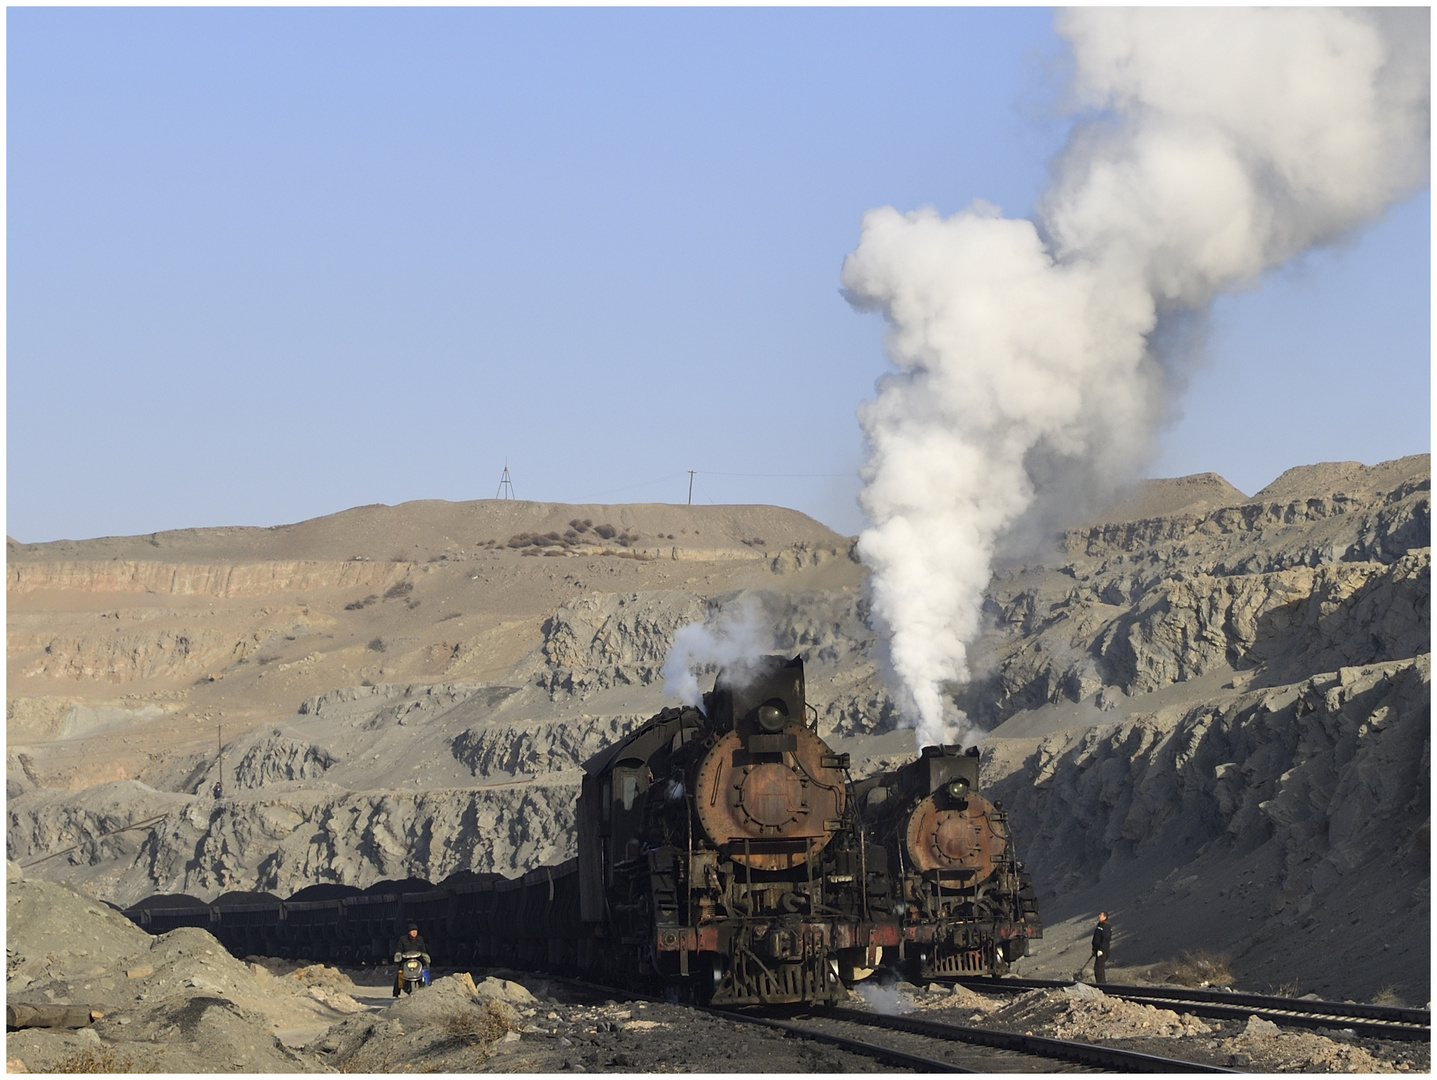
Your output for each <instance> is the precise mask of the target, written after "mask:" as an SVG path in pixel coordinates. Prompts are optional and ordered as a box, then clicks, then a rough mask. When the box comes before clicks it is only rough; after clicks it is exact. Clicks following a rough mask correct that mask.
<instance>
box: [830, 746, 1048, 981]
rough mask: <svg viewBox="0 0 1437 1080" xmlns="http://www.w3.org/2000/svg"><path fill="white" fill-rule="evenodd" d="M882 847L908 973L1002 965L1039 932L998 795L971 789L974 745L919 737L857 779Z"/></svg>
mask: <svg viewBox="0 0 1437 1080" xmlns="http://www.w3.org/2000/svg"><path fill="white" fill-rule="evenodd" d="M853 796H854V799H855V800H857V801H858V802H860V803H861V804H862V806H863V814H864V818H865V820H866V822H867V823H868V828H869V829H870V830H871V835H873V836H875V837H876V838H878V839H879V840H880V841H881V843H882V845H883V848H884V850H885V852H886V853H887V855H888V861H889V873H890V874H891V880H892V883H893V884H892V888H893V892H894V894H895V896H896V903H895V904H894V906H893V910H894V912H895V914H896V915H897V916H898V918H899V921H900V924H901V935H900V941H901V944H900V946H899V955H898V958H897V959H898V964H899V966H900V969H901V970H902V971H903V972H904V974H905V975H907V976H908V978H910V979H911V980H912V981H915V982H919V981H922V982H927V981H929V980H931V979H937V978H943V977H945V976H947V977H956V976H963V975H999V974H1003V973H1004V972H1006V971H1007V970H1008V967H1009V965H1010V964H1012V962H1013V961H1015V960H1017V959H1018V958H1019V957H1022V956H1026V955H1027V953H1028V941H1029V939H1031V938H1041V937H1042V936H1043V924H1042V921H1041V920H1040V919H1039V917H1038V903H1037V899H1036V897H1035V895H1034V893H1033V884H1032V881H1031V879H1030V878H1029V877H1028V875H1027V874H1026V873H1025V872H1024V871H1023V866H1022V864H1021V863H1020V862H1018V861H1017V856H1016V854H1015V852H1014V849H1013V842H1012V838H1011V836H1010V835H1009V831H1008V815H1007V814H1006V813H1005V812H1004V810H1003V804H1002V803H1001V802H996V803H995V802H989V801H988V799H986V798H985V797H984V796H983V795H981V794H979V791H978V748H977V747H976V746H975V747H969V749H968V750H967V751H966V752H964V751H963V749H962V747H959V746H926V747H924V748H923V752H922V753H921V754H920V755H919V757H918V760H916V761H912V762H909V763H908V764H907V765H905V766H903V767H902V768H901V769H898V770H896V771H894V772H887V773H880V774H878V775H876V776H871V777H869V778H868V779H866V780H863V781H860V782H859V783H857V784H855V785H854V790H853Z"/></svg>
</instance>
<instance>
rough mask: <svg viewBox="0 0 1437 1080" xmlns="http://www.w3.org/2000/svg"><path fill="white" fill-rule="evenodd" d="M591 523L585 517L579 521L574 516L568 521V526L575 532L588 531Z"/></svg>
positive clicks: (591, 525)
mask: <svg viewBox="0 0 1437 1080" xmlns="http://www.w3.org/2000/svg"><path fill="white" fill-rule="evenodd" d="M593 524H594V523H593V522H592V521H590V520H589V519H588V518H585V519H584V520H583V521H580V520H579V519H578V518H574V519H573V520H572V521H570V522H569V528H571V529H573V530H574V531H575V532H576V533H581V532H588V531H589V529H590V528H592V527H593Z"/></svg>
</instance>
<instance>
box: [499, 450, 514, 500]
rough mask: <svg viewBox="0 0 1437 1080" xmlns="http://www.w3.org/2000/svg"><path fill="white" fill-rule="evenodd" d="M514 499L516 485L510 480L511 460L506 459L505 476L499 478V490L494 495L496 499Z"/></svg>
mask: <svg viewBox="0 0 1437 1080" xmlns="http://www.w3.org/2000/svg"><path fill="white" fill-rule="evenodd" d="M513 497H514V484H513V482H512V481H511V480H510V479H509V459H508V458H505V459H504V475H503V476H501V477H500V478H499V490H498V491H496V492H495V493H494V498H496V499H512V498H513Z"/></svg>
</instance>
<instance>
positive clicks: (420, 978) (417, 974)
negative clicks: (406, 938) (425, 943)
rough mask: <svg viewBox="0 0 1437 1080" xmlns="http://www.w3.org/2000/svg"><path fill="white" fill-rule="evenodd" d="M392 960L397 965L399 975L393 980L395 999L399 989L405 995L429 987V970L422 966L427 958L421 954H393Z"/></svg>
mask: <svg viewBox="0 0 1437 1080" xmlns="http://www.w3.org/2000/svg"><path fill="white" fill-rule="evenodd" d="M394 960H395V962H396V963H398V964H399V974H398V975H396V976H395V979H394V996H395V997H398V996H399V991H400V990H401V989H402V990H403V991H404V992H405V993H406V994H412V993H414V991H415V990H417V989H419V988H421V987H425V986H428V985H429V969H428V968H427V967H425V966H424V964H425V961H426V960H428V957H426V956H425V955H424V954H423V953H419V952H406V953H395V954H394Z"/></svg>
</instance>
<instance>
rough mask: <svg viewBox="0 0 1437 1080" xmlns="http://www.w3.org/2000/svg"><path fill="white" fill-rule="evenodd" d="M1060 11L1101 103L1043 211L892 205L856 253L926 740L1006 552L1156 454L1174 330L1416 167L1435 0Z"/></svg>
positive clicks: (1060, 167)
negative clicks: (877, 340) (1375, 6)
mask: <svg viewBox="0 0 1437 1080" xmlns="http://www.w3.org/2000/svg"><path fill="white" fill-rule="evenodd" d="M1058 29H1059V31H1060V32H1061V33H1062V35H1063V36H1064V37H1065V38H1067V40H1068V41H1069V43H1070V44H1071V46H1072V50H1073V56H1074V61H1075V63H1074V87H1073V90H1074V93H1075V97H1076V103H1077V104H1078V105H1080V106H1082V107H1084V108H1088V109H1091V110H1093V111H1092V112H1091V114H1090V116H1089V118H1087V119H1086V120H1084V121H1083V122H1082V123H1080V124H1079V125H1078V126H1077V127H1076V128H1075V129H1074V131H1073V134H1072V137H1071V138H1070V140H1069V142H1068V145H1067V147H1066V148H1065V149H1064V151H1063V152H1062V153H1061V154H1060V155H1059V157H1058V159H1057V161H1056V162H1055V164H1054V179H1053V183H1052V185H1051V187H1050V189H1049V190H1048V191H1047V193H1046V194H1045V195H1044V197H1043V198H1042V199H1041V200H1040V203H1039V213H1038V220H1037V221H1036V223H1035V222H1031V221H1024V220H1010V219H1005V218H1003V217H1002V216H1000V213H999V211H998V210H997V209H996V208H994V207H991V206H988V205H986V204H983V203H975V204H974V205H972V206H971V207H969V208H968V209H967V210H964V211H962V212H960V213H958V214H955V215H954V216H952V217H949V218H946V219H945V218H942V217H940V216H939V215H938V214H937V213H936V212H935V211H934V210H932V209H922V210H918V211H916V212H914V213H910V214H901V213H899V212H898V211H897V210H895V209H893V208H892V207H883V208H881V209H877V210H872V211H870V212H869V213H868V214H866V215H865V216H864V219H863V229H862V237H861V239H860V242H859V245H858V248H857V250H855V251H854V252H853V253H852V254H851V255H849V256H848V258H847V259H846V260H845V262H844V265H843V274H842V280H843V285H844V286H845V288H846V290H847V292H848V295H849V297H850V299H851V302H852V303H854V304H855V306H857V307H860V308H862V309H877V310H880V311H882V312H883V314H884V316H885V318H886V319H887V321H888V324H889V329H888V336H887V350H888V354H889V357H890V359H891V360H892V361H893V363H894V364H895V365H896V367H897V369H898V370H897V372H896V373H892V374H890V375H888V376H886V377H885V378H884V379H883V380H882V382H881V383H880V385H879V391H878V395H877V397H876V399H875V400H873V401H870V402H867V403H866V404H865V405H864V406H863V407H862V408H861V409H860V411H859V419H860V421H861V423H862V425H863V428H864V431H865V432H866V434H867V436H868V442H869V447H870V457H869V460H868V463H867V464H866V466H865V467H864V471H863V477H864V480H865V483H866V487H865V489H864V491H863V494H862V496H861V499H860V501H861V503H862V506H863V509H864V511H865V513H866V514H867V516H868V519H869V522H870V527H869V528H868V529H867V530H865V531H864V533H863V535H862V537H861V538H860V541H859V552H860V554H861V556H862V558H863V560H864V562H866V563H867V564H868V565H869V566H870V567H871V569H872V571H873V575H872V590H873V614H874V622H875V629H877V630H878V631H880V633H881V634H882V635H883V637H884V638H885V640H886V642H887V648H888V657H887V659H888V665H889V668H890V672H889V674H890V676H891V681H892V682H893V684H894V690H895V692H896V694H897V697H898V704H899V707H900V709H901V710H902V712H903V714H904V715H905V716H906V717H907V718H908V719H909V720H911V721H912V722H914V723H915V724H916V725H917V727H918V741H919V745H920V746H922V745H925V744H928V743H937V742H940V741H947V742H954V741H958V740H959V738H960V737H961V733H962V730H963V728H964V727H965V726H966V718H965V717H963V716H962V714H961V713H955V712H954V710H953V707H952V705H951V703H950V702H948V701H947V699H946V696H945V693H944V686H945V684H947V683H951V682H963V681H966V680H967V679H968V678H969V668H968V656H967V647H968V645H969V643H971V642H972V641H973V639H974V638H975V636H976V635H977V633H978V631H979V628H980V613H981V608H982V598H983V590H984V588H985V587H986V585H987V583H988V581H989V579H990V577H991V574H992V561H993V557H994V555H995V553H996V552H997V551H998V550H999V548H1000V546H1001V545H1005V544H1008V545H1011V544H1013V543H1014V541H1015V540H1018V539H1021V538H1025V537H1028V536H1031V535H1032V534H1034V533H1037V532H1043V533H1047V534H1051V531H1052V530H1054V529H1055V528H1058V527H1061V526H1062V525H1063V524H1066V523H1071V521H1072V520H1073V519H1074V518H1075V517H1076V516H1077V515H1081V514H1082V513H1084V512H1085V511H1092V510H1095V509H1097V508H1099V506H1100V505H1101V504H1102V502H1103V500H1104V499H1106V498H1107V497H1109V496H1110V495H1111V494H1112V493H1114V492H1115V491H1116V490H1117V488H1118V487H1120V486H1121V485H1122V484H1124V483H1126V482H1128V481H1130V480H1132V479H1133V478H1135V477H1136V476H1137V475H1139V470H1140V469H1141V468H1142V467H1143V466H1144V465H1145V464H1146V462H1147V461H1148V460H1150V458H1151V454H1152V450H1153V436H1154V431H1155V429H1156V426H1157V424H1158V422H1159V421H1161V420H1162V419H1163V418H1164V416H1165V415H1167V414H1168V412H1169V410H1170V409H1171V408H1172V404H1173V400H1172V399H1173V398H1174V397H1175V395H1176V393H1177V391H1178V390H1179V389H1180V388H1181V385H1182V383H1183V381H1184V380H1183V370H1182V368H1183V364H1184V360H1185V357H1186V356H1189V355H1190V350H1189V351H1188V352H1184V350H1182V349H1180V348H1175V347H1172V345H1171V344H1168V345H1165V344H1164V343H1165V342H1167V343H1171V342H1172V341H1174V340H1175V332H1178V333H1176V339H1178V340H1180V339H1181V333H1180V331H1181V330H1182V329H1183V327H1184V326H1191V325H1193V324H1194V322H1195V320H1194V319H1193V316H1194V315H1195V314H1196V315H1198V316H1199V317H1200V316H1201V314H1202V312H1203V310H1204V309H1205V308H1206V307H1207V305H1208V304H1209V303H1210V302H1211V300H1212V299H1213V297H1214V296H1215V295H1216V294H1217V293H1219V292H1220V291H1223V290H1233V289H1239V288H1242V287H1244V286H1249V285H1252V284H1253V283H1254V282H1255V281H1256V279H1257V278H1258V277H1259V276H1260V275H1261V274H1262V273H1263V272H1264V271H1266V270H1269V269H1271V268H1273V267H1276V266H1279V265H1281V264H1282V263H1284V262H1285V261H1287V260H1288V259H1291V258H1292V257H1293V256H1294V255H1298V254H1300V253H1301V252H1303V251H1305V250H1307V249H1309V248H1311V247H1313V246H1314V245H1319V244H1324V243H1330V242H1332V241H1335V240H1338V239H1340V238H1342V237H1343V236H1345V235H1346V234H1348V233H1350V232H1351V231H1352V230H1354V229H1357V228H1359V227H1361V226H1363V225H1365V224H1367V223H1369V222H1371V221H1373V220H1375V219H1376V218H1378V217H1379V216H1380V215H1381V214H1382V213H1383V211H1384V210H1385V209H1386V207H1387V206H1389V205H1390V204H1391V203H1393V202H1394V201H1395V200H1397V199H1400V198H1402V197H1404V196H1406V195H1408V194H1410V193H1412V192H1414V191H1416V190H1418V189H1419V188H1421V187H1422V186H1423V185H1424V184H1426V182H1427V176H1428V163H1429V154H1430V150H1429V141H1430V135H1429V110H1430V100H1429V98H1430V93H1429V86H1430V53H1429V12H1428V11H1427V10H1426V9H1422V8H1404V9H1387V10H1380V11H1379V10H1357V11H1341V10H1335V9H1330V8H1320V9H1319V8H1279V9H1269V10H1252V9H1241V8H1211V9H1168V8H1126V9H1120V10H1098V9H1091V8H1087V9H1079V10H1073V11H1068V12H1065V13H1063V14H1062V15H1060V16H1059V20H1058ZM945 709H947V710H948V715H946V716H945Z"/></svg>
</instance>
